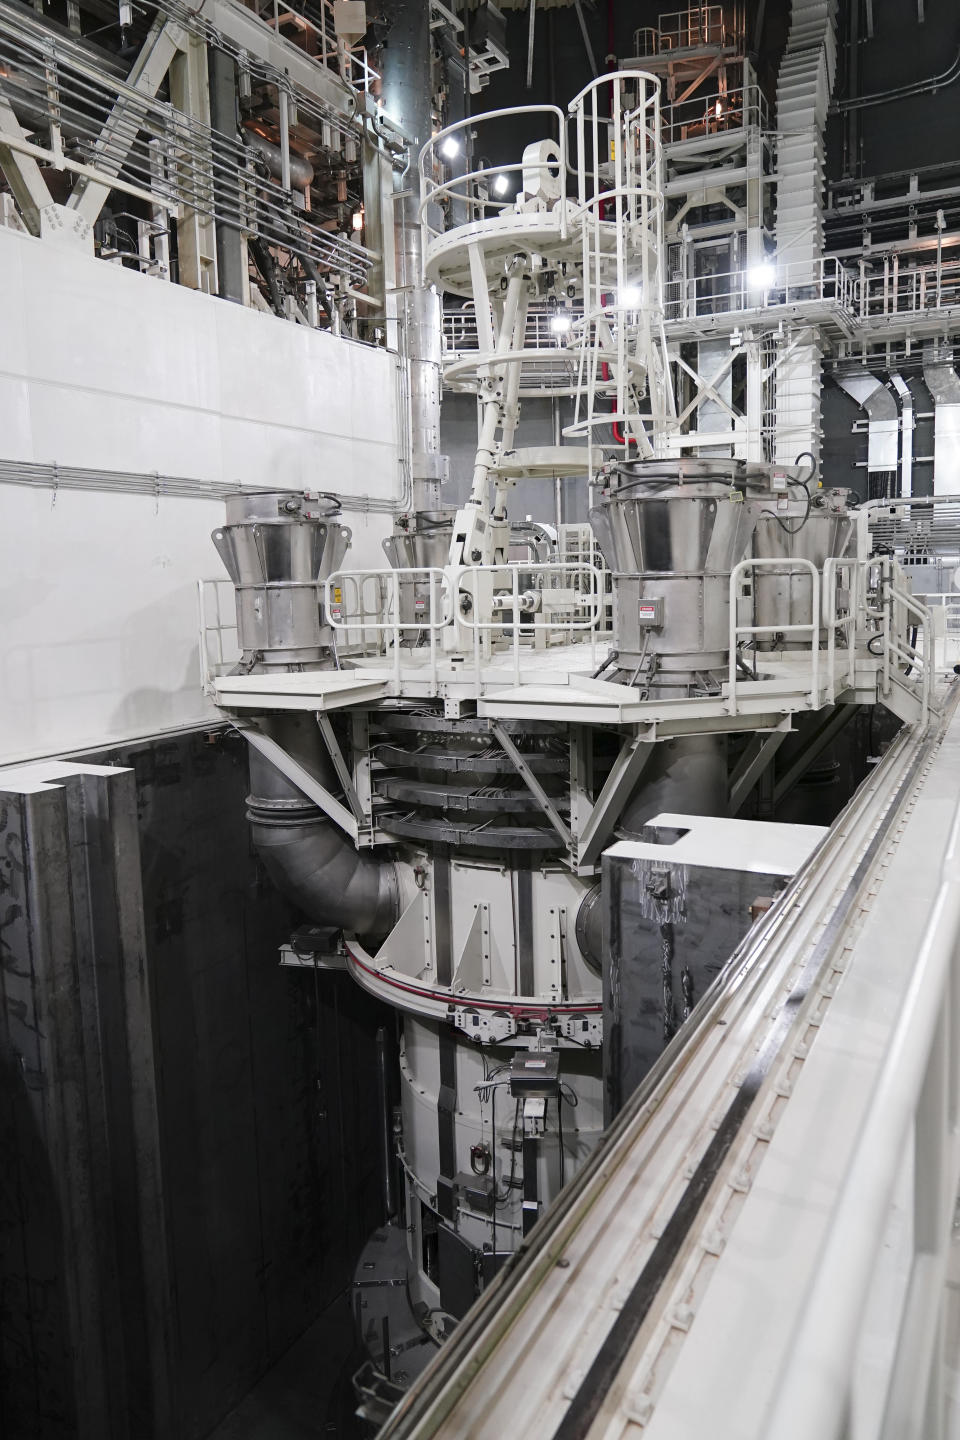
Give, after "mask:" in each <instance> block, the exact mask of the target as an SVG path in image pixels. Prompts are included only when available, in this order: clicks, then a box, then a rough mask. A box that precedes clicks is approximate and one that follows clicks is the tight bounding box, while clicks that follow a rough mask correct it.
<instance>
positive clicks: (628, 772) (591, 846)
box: [578, 735, 654, 865]
mask: <svg viewBox="0 0 960 1440" xmlns="http://www.w3.org/2000/svg"><path fill="white" fill-rule="evenodd" d="M653 748H654V747H653V745H652V744H651V743H650V742H649V741H646V740H641V739H640V737H639V736H637V735H631V736H628V737H627V739H626V740H624V742H623V744H622V745H621V747H620V753H619V755H618V756H617V758H616V760H615V761H614V762H613V769H612V770H611V771H610V774H609V775H608V776H607V778H606V781H605V783H604V786H603V789H602V790H601V791H600V794H599V795H598V796H597V802H596V804H595V805H594V807H593V809H592V811H591V812H590V819H589V820H588V821H587V823H586V825H585V826H584V827H583V833H582V834H581V836H580V854H579V856H578V859H579V863H580V864H581V865H592V864H593V863H594V862H595V861H596V859H597V857H598V856H599V854H600V851H601V850H602V849H603V847H604V845H606V843H607V840H608V839H609V838H610V834H611V832H612V831H613V827H614V825H616V823H617V820H618V819H619V818H620V814H621V812H622V810H623V807H624V804H625V803H626V801H627V800H628V799H629V797H630V795H631V794H632V793H633V790H634V787H635V786H636V783H637V781H638V780H639V778H640V775H641V773H642V771H643V768H644V766H645V765H646V764H647V762H648V761H649V759H650V757H651V755H652V754H653Z"/></svg>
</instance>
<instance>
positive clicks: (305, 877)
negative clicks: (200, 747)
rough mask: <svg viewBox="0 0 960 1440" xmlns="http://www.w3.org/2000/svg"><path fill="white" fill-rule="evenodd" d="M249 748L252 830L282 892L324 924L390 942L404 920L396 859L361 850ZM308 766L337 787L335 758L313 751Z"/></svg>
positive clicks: (288, 743) (292, 745)
mask: <svg viewBox="0 0 960 1440" xmlns="http://www.w3.org/2000/svg"><path fill="white" fill-rule="evenodd" d="M296 738H297V737H295V736H288V735H287V734H284V736H283V740H282V741H281V743H283V744H284V745H285V748H289V749H290V750H291V752H294V751H295V749H296ZM291 741H293V743H291ZM248 753H249V758H250V795H249V796H248V798H247V819H248V820H249V821H250V834H251V838H252V840H253V845H254V849H255V850H256V852H257V854H258V855H259V857H260V859H261V860H262V861H263V865H264V868H265V870H266V872H267V874H268V875H269V876H270V879H271V880H272V881H273V883H274V884H275V885H276V887H277V889H278V890H280V891H281V893H282V894H283V895H285V896H286V897H287V899H288V900H291V901H292V902H293V903H294V904H295V905H296V906H298V907H299V909H301V910H303V911H304V913H305V914H306V915H308V916H309V918H310V919H311V920H312V921H313V922H314V923H315V924H317V925H323V926H330V927H331V928H334V929H337V930H347V931H348V932H349V933H350V934H353V935H357V936H358V937H359V938H360V939H361V940H367V941H379V940H382V939H384V937H385V936H386V935H387V934H389V932H390V931H391V930H392V929H393V927H394V925H395V924H396V922H397V920H398V919H399V918H400V883H399V877H398V874H397V867H396V864H395V862H394V861H392V860H380V859H377V858H376V857H375V856H374V855H372V854H371V853H370V852H369V851H359V850H357V849H356V848H355V847H354V845H353V843H352V842H351V840H350V839H349V837H348V836H347V835H346V834H345V833H344V832H343V831H342V830H341V829H339V827H338V826H336V825H335V824H334V823H333V821H332V820H328V819H327V818H326V816H324V815H323V814H322V813H321V812H320V810H319V809H318V808H317V806H316V805H314V804H312V803H311V801H309V800H308V799H307V798H306V796H305V795H303V794H302V792H301V791H299V790H298V789H297V788H296V786H295V785H294V784H293V783H292V782H291V781H290V780H288V779H287V778H286V776H284V775H281V773H280V771H279V770H278V769H277V768H276V766H274V765H271V764H270V762H269V760H267V759H266V758H265V757H264V756H263V755H261V754H260V752H259V751H257V750H254V749H253V748H252V747H251V748H250V749H249V752H248ZM298 758H299V757H298ZM309 768H310V770H311V772H312V773H313V774H314V775H315V776H316V778H317V779H319V780H320V781H321V783H322V784H324V785H326V786H329V788H330V789H331V790H335V789H336V779H335V777H334V773H333V767H332V765H331V764H330V762H329V760H325V761H320V762H318V759H317V754H316V753H314V754H312V755H311V763H310V766H309Z"/></svg>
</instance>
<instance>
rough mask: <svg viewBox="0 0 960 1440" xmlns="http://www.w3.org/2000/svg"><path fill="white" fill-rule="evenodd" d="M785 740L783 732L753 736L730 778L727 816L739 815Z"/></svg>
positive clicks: (776, 731) (784, 732)
mask: <svg viewBox="0 0 960 1440" xmlns="http://www.w3.org/2000/svg"><path fill="white" fill-rule="evenodd" d="M786 738H787V732H786V731H785V730H774V731H773V733H772V734H767V735H755V736H754V737H753V739H752V740H751V741H750V744H749V745H748V746H747V748H746V750H744V752H743V754H742V755H741V757H740V759H739V761H738V762H737V765H736V766H735V768H734V771H733V774H732V775H731V776H730V799H729V801H728V802H727V814H728V816H730V817H731V818H732V817H733V816H734V815H738V814H739V813H740V810H741V809H742V808H743V805H744V802H745V801H746V799H747V796H748V795H749V794H750V791H751V790H752V789H753V787H754V785H756V783H757V781H758V780H759V779H760V776H761V775H762V774H763V772H764V771H765V770H766V768H767V766H768V765H770V764H772V762H773V758H774V756H775V755H776V753H777V751H778V750H779V749H780V746H781V745H782V744H783V742H784V740H786Z"/></svg>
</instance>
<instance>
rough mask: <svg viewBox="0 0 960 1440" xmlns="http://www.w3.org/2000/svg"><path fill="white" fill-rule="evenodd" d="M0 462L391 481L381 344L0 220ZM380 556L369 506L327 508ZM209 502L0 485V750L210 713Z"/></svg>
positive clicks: (376, 488)
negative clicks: (200, 649)
mask: <svg viewBox="0 0 960 1440" xmlns="http://www.w3.org/2000/svg"><path fill="white" fill-rule="evenodd" d="M0 313H2V314H3V324H2V326H0V460H4V461H28V462H40V463H44V464H50V463H57V464H61V465H68V466H77V467H82V468H85V469H87V468H89V469H96V470H103V471H105V472H111V471H112V472H116V471H135V472H139V473H143V472H146V473H150V472H154V471H157V472H159V473H160V474H164V475H178V476H181V475H182V476H189V477H193V478H198V479H203V480H208V481H218V482H227V483H232V482H234V481H236V482H242V483H244V484H257V485H270V486H273V485H279V486H290V487H294V488H297V487H303V488H307V489H319V490H323V489H328V490H337V491H339V492H349V493H351V494H357V495H361V494H363V495H371V496H377V497H380V498H389V497H391V496H393V495H396V494H397V493H398V486H399V479H398V462H397V454H398V451H397V416H396V371H395V363H396V362H395V358H394V357H393V356H392V355H390V354H388V353H387V352H386V351H383V350H377V349H374V348H372V347H369V346H365V345H357V344H353V343H352V342H349V341H341V340H336V339H334V338H333V337H332V336H329V335H326V334H322V333H320V332H317V331H311V330H307V329H305V328H304V327H302V326H298V325H292V324H288V323H286V322H284V321H281V320H278V319H276V318H275V317H273V316H266V315H260V314H258V313H255V312H254V311H251V310H244V309H242V308H241V307H240V306H237V305H231V304H229V303H227V302H225V301H221V300H217V299H214V298H211V297H209V296H205V295H200V294H197V293H196V292H194V291H191V290H186V289H183V288H181V287H179V286H176V285H168V284H164V283H163V282H161V281H158V280H155V279H151V278H148V277H144V276H141V275H139V274H137V273H134V272H133V271H130V270H126V269H122V268H120V267H118V266H115V265H110V264H106V263H104V262H103V261H99V260H94V259H92V258H90V257H88V256H86V255H83V254H78V253H75V252H74V251H72V250H68V249H63V248H61V247H59V246H56V245H52V244H50V243H49V242H42V241H40V240H36V239H33V238H31V237H29V236H26V235H22V234H19V233H17V232H15V231H12V230H7V229H4V228H2V227H0ZM345 518H346V521H347V523H348V524H349V525H350V526H351V528H352V529H353V531H354V547H353V550H352V551H351V556H350V563H352V564H355V565H358V566H363V565H379V564H381V563H383V555H382V551H381V550H380V539H381V537H382V536H383V535H384V534H385V533H386V532H387V529H388V524H389V522H388V520H387V519H386V517H383V516H364V515H359V514H357V515H353V516H350V515H348V516H346V517H345ZM222 521H223V505H222V502H217V501H209V502H208V501H202V500H181V499H160V500H154V499H152V498H150V499H147V498H143V497H137V496H130V495H117V494H93V493H83V494H79V493H76V492H69V491H66V490H64V491H62V492H60V493H59V494H57V495H56V496H54V494H53V492H51V491H50V490H40V491H37V490H31V489H25V488H21V487H18V486H13V485H0V577H2V578H0V761H10V760H14V759H19V758H22V757H26V756H29V755H40V754H50V753H54V752H56V751H59V750H62V749H66V748H69V747H75V746H79V745H87V744H92V745H95V744H100V743H103V742H106V741H110V740H113V739H118V738H121V737H129V736H133V735H137V734H141V735H142V734H147V733H151V732H156V731H159V730H162V729H166V728H169V727H171V726H176V725H183V724H189V723H191V722H193V721H196V720H198V719H201V718H203V717H204V716H206V715H207V714H209V707H208V706H207V703H206V702H205V700H204V699H203V696H202V694H201V692H200V683H199V667H198V662H197V609H196V581H197V579H198V578H199V577H201V576H212V575H218V574H220V573H221V569H220V562H219V560H218V558H217V556H216V554H215V552H214V550H213V547H212V545H211V544H210V540H209V536H210V532H211V530H213V529H214V527H215V526H217V525H219V524H221V523H222Z"/></svg>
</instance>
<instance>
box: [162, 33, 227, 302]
mask: <svg viewBox="0 0 960 1440" xmlns="http://www.w3.org/2000/svg"><path fill="white" fill-rule="evenodd" d="M169 68H170V99H171V101H172V103H173V104H174V105H175V106H176V108H177V109H178V110H179V111H181V112H182V113H183V114H184V115H187V116H189V117H190V119H191V120H199V121H200V123H201V125H203V127H204V130H205V132H207V133H209V130H210V80H209V73H208V68H207V47H206V45H205V43H204V42H203V41H202V40H200V39H198V38H197V36H196V35H185V36H184V38H183V44H182V46H180V47H178V50H177V53H176V54H174V55H173V57H172V59H171V61H170V65H169ZM202 153H203V160H202V162H200V163H198V164H197V166H196V168H195V170H194V172H193V180H192V185H191V187H190V188H191V190H192V192H193V193H194V194H195V195H196V196H197V198H198V201H199V202H200V203H199V206H198V207H193V206H188V205H182V206H181V207H180V211H179V213H178V216H177V266H178V275H177V278H178V280H179V282H180V284H181V285H187V286H188V287H189V288H190V289H191V290H202V291H203V292H204V294H206V295H215V294H216V293H217V226H216V221H215V220H214V219H213V217H212V213H211V212H212V211H213V204H214V185H213V166H212V163H210V162H211V161H212V158H213V157H212V154H211V152H210V150H209V149H208V147H207V145H206V144H205V145H204V146H203V152H202Z"/></svg>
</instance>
